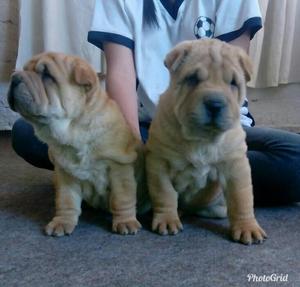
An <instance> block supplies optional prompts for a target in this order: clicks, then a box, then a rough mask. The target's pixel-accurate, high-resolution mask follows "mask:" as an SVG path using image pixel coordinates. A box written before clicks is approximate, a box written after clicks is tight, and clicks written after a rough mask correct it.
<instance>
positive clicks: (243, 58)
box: [239, 52, 253, 82]
mask: <svg viewBox="0 0 300 287" xmlns="http://www.w3.org/2000/svg"><path fill="white" fill-rule="evenodd" d="M239 61H240V65H241V67H242V69H243V71H244V74H245V79H246V81H247V82H249V81H250V80H251V76H252V73H253V65H252V61H251V59H250V57H249V56H248V55H247V54H246V53H244V52H243V53H241V54H240V59H239Z"/></svg>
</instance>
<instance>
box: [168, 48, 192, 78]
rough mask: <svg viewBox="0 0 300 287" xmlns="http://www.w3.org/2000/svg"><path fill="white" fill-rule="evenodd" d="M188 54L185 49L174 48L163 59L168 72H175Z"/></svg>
mask: <svg viewBox="0 0 300 287" xmlns="http://www.w3.org/2000/svg"><path fill="white" fill-rule="evenodd" d="M188 54H189V51H188V49H186V48H175V49H174V50H172V51H171V52H170V53H169V54H168V55H167V57H166V58H165V61H164V64H165V66H166V67H167V68H168V69H169V71H170V72H176V71H177V70H178V69H179V68H180V66H181V65H182V64H183V63H184V61H185V60H186V58H187V55H188Z"/></svg>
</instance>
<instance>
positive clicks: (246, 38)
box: [228, 32, 250, 53]
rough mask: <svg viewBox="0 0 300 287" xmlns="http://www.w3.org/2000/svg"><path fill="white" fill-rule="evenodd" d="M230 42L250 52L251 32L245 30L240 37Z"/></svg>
mask: <svg viewBox="0 0 300 287" xmlns="http://www.w3.org/2000/svg"><path fill="white" fill-rule="evenodd" d="M228 44H231V45H235V46H238V47H240V48H242V49H244V50H245V51H246V52H247V53H249V47H250V35H249V32H245V33H244V34H242V35H241V36H239V37H238V38H236V39H234V40H232V41H230V42H229V43H228Z"/></svg>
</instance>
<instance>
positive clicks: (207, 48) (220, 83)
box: [165, 40, 251, 139]
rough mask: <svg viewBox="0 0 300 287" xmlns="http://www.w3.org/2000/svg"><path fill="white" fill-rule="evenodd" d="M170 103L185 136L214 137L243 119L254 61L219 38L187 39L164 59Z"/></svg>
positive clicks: (193, 137)
mask: <svg viewBox="0 0 300 287" xmlns="http://www.w3.org/2000/svg"><path fill="white" fill-rule="evenodd" d="M165 65H166V67H167V68H168V69H169V71H170V76H171V83H170V88H169V89H171V91H172V92H171V97H172V101H171V103H170V104H171V105H173V107H171V108H173V110H174V113H175V115H176V118H177V120H178V121H179V123H180V125H181V129H182V132H183V134H184V136H185V137H186V138H190V139H198V138H203V137H207V138H211V137H215V136H217V135H219V134H221V133H223V132H224V131H226V130H228V129H231V128H232V127H234V126H235V125H236V124H239V120H240V111H239V109H240V105H241V103H242V102H243V100H244V98H245V93H246V81H248V80H249V79H250V74H251V63H250V60H249V58H248V56H247V54H246V53H245V52H244V51H243V50H242V49H240V48H238V47H234V46H231V45H229V44H226V43H224V42H221V41H219V40H195V41H186V42H183V43H181V44H179V45H178V46H176V47H175V48H174V49H173V50H172V51H171V52H170V53H169V54H168V55H167V58H166V60H165Z"/></svg>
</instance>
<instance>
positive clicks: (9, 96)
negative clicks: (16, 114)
mask: <svg viewBox="0 0 300 287" xmlns="http://www.w3.org/2000/svg"><path fill="white" fill-rule="evenodd" d="M21 82H22V78H21V76H20V75H19V74H17V73H15V74H13V75H12V76H11V80H10V86H9V90H8V93H7V101H8V104H9V106H10V108H11V109H12V110H13V111H15V101H14V89H15V88H16V87H17V86H18V85H19V84H20V83H21Z"/></svg>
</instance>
